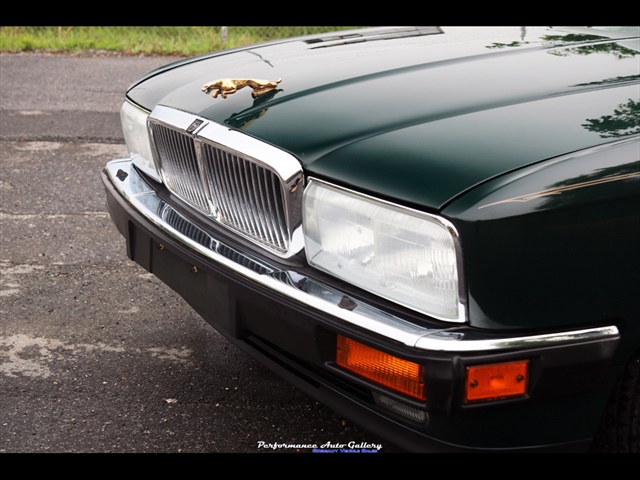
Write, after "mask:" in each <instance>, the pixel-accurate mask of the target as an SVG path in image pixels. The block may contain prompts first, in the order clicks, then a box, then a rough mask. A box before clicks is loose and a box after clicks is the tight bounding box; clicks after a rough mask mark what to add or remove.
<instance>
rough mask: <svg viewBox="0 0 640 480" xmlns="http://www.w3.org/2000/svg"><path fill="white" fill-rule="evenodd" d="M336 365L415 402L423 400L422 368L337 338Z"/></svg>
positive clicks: (340, 337)
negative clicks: (409, 397)
mask: <svg viewBox="0 0 640 480" xmlns="http://www.w3.org/2000/svg"><path fill="white" fill-rule="evenodd" d="M337 347H338V348H337V351H336V362H337V364H338V365H340V366H341V367H343V368H346V369H347V370H349V371H351V372H353V373H356V374H358V375H360V376H362V377H365V378H368V379H369V380H373V381H374V382H376V383H379V384H380V385H384V386H385V387H389V388H391V389H393V390H395V391H397V392H401V393H404V394H406V395H409V396H411V397H414V398H417V399H419V400H425V399H426V397H425V393H424V367H423V366H422V365H419V364H417V363H414V362H410V361H408V360H404V359H402V358H398V357H394V356H393V355H389V354H388V353H385V352H382V351H380V350H376V349H375V348H371V347H369V346H367V345H364V344H362V343H360V342H356V341H355V340H352V339H350V338H347V337H343V336H342V335H338V342H337Z"/></svg>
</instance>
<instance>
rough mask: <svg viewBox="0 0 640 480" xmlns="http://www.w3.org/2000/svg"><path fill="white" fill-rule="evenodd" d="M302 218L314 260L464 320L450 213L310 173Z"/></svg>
mask: <svg viewBox="0 0 640 480" xmlns="http://www.w3.org/2000/svg"><path fill="white" fill-rule="evenodd" d="M302 223H303V229H304V235H305V247H306V254H307V260H308V262H309V264H310V265H312V266H314V267H316V268H318V269H320V270H323V271H325V272H327V273H330V274H332V275H334V276H336V277H339V278H341V279H343V280H346V281H347V282H350V283H352V284H354V285H356V286H358V287H361V288H363V289H365V290H367V291H369V292H372V293H375V294H377V295H379V296H381V297H384V298H386V299H388V300H391V301H393V302H396V303H398V304H400V305H403V306H405V307H408V308H411V309H413V310H416V311H418V312H420V313H424V314H427V315H430V316H433V317H435V318H438V319H441V320H449V321H455V322H463V321H465V314H464V308H463V305H462V304H461V302H460V296H459V279H458V275H459V269H458V254H457V234H456V232H455V229H454V227H453V225H451V224H450V223H449V222H447V221H446V220H445V219H442V218H439V217H435V216H433V215H428V214H425V213H423V212H419V211H416V210H412V209H409V208H405V207H402V206H399V205H394V204H391V203H388V202H384V201H381V200H377V199H374V198H371V197H368V196H365V195H361V194H358V193H355V192H352V191H349V190H346V189H343V188H339V187H336V186H332V185H328V184H326V183H323V182H320V181H317V180H313V181H311V182H310V183H309V185H308V187H307V188H306V190H305V194H304V210H303V222H302Z"/></svg>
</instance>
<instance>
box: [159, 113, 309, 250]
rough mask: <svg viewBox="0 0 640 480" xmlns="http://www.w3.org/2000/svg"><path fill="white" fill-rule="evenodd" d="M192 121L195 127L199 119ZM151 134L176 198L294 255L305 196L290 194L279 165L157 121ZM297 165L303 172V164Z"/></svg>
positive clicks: (255, 239) (275, 248)
mask: <svg viewBox="0 0 640 480" xmlns="http://www.w3.org/2000/svg"><path fill="white" fill-rule="evenodd" d="M164 108H165V109H166V107H164ZM181 115H183V116H184V115H186V114H184V113H181ZM152 117H153V116H152ZM190 118H191V117H190ZM194 118H195V117H194ZM189 123H190V124H191V125H193V120H191V122H189ZM181 124H182V122H181ZM150 130H151V132H152V141H153V144H154V146H155V151H156V153H157V155H158V159H157V160H158V161H159V164H160V167H161V170H162V176H163V181H164V182H165V185H166V186H167V188H168V189H169V190H170V191H171V192H172V193H173V194H175V195H176V196H178V197H179V198H181V199H182V200H184V201H185V202H187V203H188V204H190V205H192V206H194V207H195V208H197V209H198V210H199V211H201V212H203V213H205V214H206V215H208V216H209V217H210V218H212V219H214V220H215V221H217V222H219V223H221V224H223V225H225V226H226V227H227V228H230V229H231V230H233V231H236V232H238V233H240V234H242V235H243V236H246V237H249V238H250V239H252V240H254V241H255V242H256V243H258V244H261V245H262V246H264V247H266V248H269V249H271V250H275V251H276V252H278V253H280V254H282V253H286V252H287V251H288V249H289V248H290V243H291V238H292V232H293V229H294V228H296V226H297V224H299V221H298V220H297V219H296V218H293V219H292V216H291V214H290V212H299V211H300V206H299V205H297V204H295V205H291V204H290V203H291V202H295V203H299V202H301V197H300V196H299V195H295V196H291V198H289V197H288V196H287V195H288V193H287V192H288V188H287V186H286V185H285V184H284V181H283V180H282V178H281V176H279V175H278V172H277V171H276V168H277V166H275V167H270V166H269V165H267V164H266V163H263V162H258V161H256V160H255V159H254V158H252V157H249V156H245V155H243V154H242V153H240V152H237V151H234V150H233V149H230V148H227V147H226V146H224V145H223V144H222V143H220V142H216V141H213V140H211V139H210V138H207V136H206V135H205V134H203V135H201V136H200V135H194V134H193V133H189V132H187V129H185V128H181V127H178V126H174V125H173V124H171V123H167V122H160V121H156V120H154V118H151V119H150ZM251 141H253V142H257V140H255V139H252V140H251ZM269 148H273V147H269ZM289 162H290V163H289V167H290V166H291V161H289ZM295 167H296V168H299V164H298V163H297V162H296V164H295ZM299 176H300V178H301V176H302V172H301V168H300V174H299ZM289 189H290V188H289ZM294 190H295V189H294Z"/></svg>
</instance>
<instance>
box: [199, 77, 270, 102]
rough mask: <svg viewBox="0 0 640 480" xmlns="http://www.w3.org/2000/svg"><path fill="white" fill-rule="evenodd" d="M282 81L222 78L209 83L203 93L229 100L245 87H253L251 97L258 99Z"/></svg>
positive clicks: (203, 88)
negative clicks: (229, 97)
mask: <svg viewBox="0 0 640 480" xmlns="http://www.w3.org/2000/svg"><path fill="white" fill-rule="evenodd" d="M281 81H282V79H279V80H276V81H271V80H256V79H251V78H247V79H232V78H221V79H219V80H214V81H213V82H209V83H207V84H205V85H204V86H203V87H202V91H203V92H204V93H206V94H207V95H208V94H210V93H211V96H212V97H213V98H217V97H218V95H220V96H221V97H222V98H227V95H231V94H232V93H236V92H237V91H238V90H240V89H241V88H244V87H251V88H252V89H253V91H252V92H251V96H252V97H253V98H256V97H258V96H260V95H262V94H263V93H267V92H270V91H271V90H273V89H274V88H276V87H277V86H278V84H279V83H280V82H281Z"/></svg>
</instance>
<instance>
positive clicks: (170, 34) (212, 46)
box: [0, 26, 355, 56]
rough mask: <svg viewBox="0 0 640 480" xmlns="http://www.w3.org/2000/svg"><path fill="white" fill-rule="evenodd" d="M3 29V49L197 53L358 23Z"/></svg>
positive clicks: (0, 35) (0, 31)
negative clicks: (338, 24)
mask: <svg viewBox="0 0 640 480" xmlns="http://www.w3.org/2000/svg"><path fill="white" fill-rule="evenodd" d="M226 28H227V33H226V36H224V34H223V27H196V26H192V27H117V26H112V27H105V26H93V27H90V26H86V27H85V26H70V27H69V26H67V27H60V26H58V27H54V26H52V27H30V26H5V27H0V51H2V52H51V53H75V54H81V53H84V52H104V53H113V54H123V55H178V56H192V55H198V54H201V53H206V52H210V51H214V50H221V49H223V48H233V47H237V46H243V45H250V44H252V43H259V42H263V41H267V40H273V39H277V38H286V37H292V36H298V35H305V34H309V33H322V32H327V31H334V30H340V29H347V28H355V27H226Z"/></svg>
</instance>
